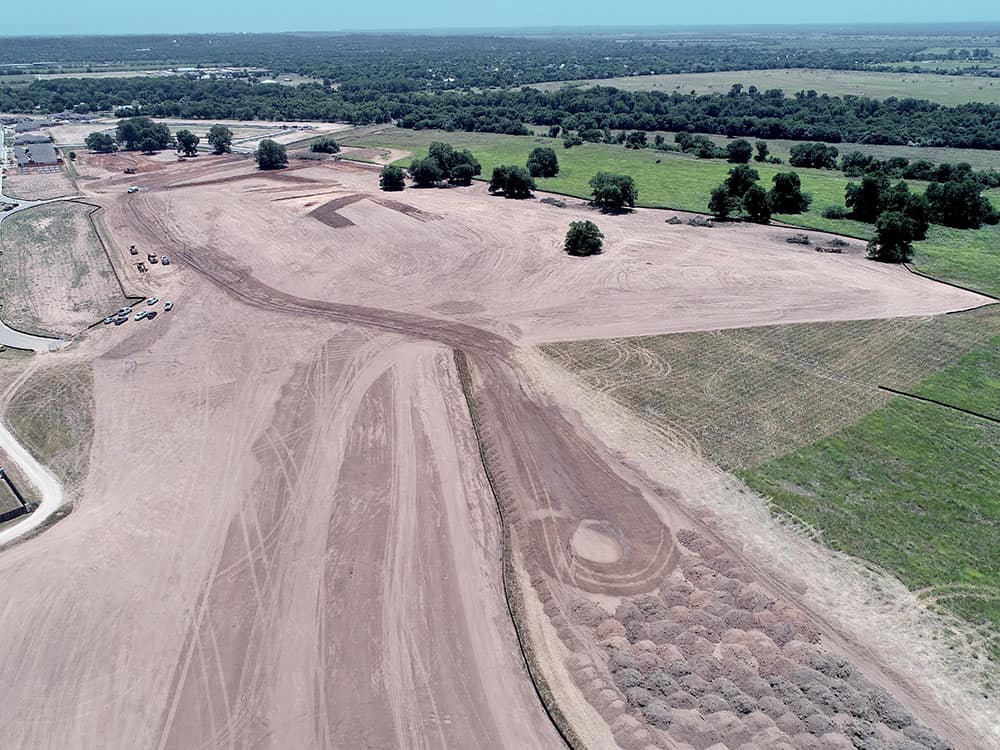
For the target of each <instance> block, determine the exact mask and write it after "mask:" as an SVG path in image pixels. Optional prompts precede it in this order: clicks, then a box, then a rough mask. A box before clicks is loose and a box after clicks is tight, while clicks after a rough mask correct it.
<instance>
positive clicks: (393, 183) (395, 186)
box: [378, 164, 406, 192]
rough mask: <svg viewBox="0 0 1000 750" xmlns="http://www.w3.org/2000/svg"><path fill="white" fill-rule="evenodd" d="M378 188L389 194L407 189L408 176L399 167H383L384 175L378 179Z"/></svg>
mask: <svg viewBox="0 0 1000 750" xmlns="http://www.w3.org/2000/svg"><path fill="white" fill-rule="evenodd" d="M378 186H379V187H380V188H382V189H383V190H385V191H387V192H391V191H395V190H402V189H403V188H404V187H406V174H405V173H404V172H403V170H402V169H400V168H399V167H394V166H392V165H391V164H390V165H387V166H385V167H382V174H380V175H379V178H378Z"/></svg>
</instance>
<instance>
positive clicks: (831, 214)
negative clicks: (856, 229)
mask: <svg viewBox="0 0 1000 750" xmlns="http://www.w3.org/2000/svg"><path fill="white" fill-rule="evenodd" d="M823 218H824V219H849V218H851V212H850V211H849V210H848V209H847V208H846V207H844V206H827V207H826V208H824V209H823Z"/></svg>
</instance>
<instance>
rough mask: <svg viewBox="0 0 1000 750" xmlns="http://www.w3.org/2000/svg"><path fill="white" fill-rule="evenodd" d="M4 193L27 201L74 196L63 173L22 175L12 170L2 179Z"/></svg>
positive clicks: (72, 188)
mask: <svg viewBox="0 0 1000 750" xmlns="http://www.w3.org/2000/svg"><path fill="white" fill-rule="evenodd" d="M4 192H5V193H6V194H7V195H9V196H11V197H13V198H21V199H23V200H29V201H43V200H49V199H50V198H62V197H65V196H71V195H76V193H77V191H76V188H75V187H74V186H73V182H72V180H70V179H69V177H68V176H67V174H66V173H65V172H63V171H58V172H41V171H31V172H29V173H26V174H22V173H20V172H19V170H16V169H12V170H10V172H8V173H7V176H6V177H5V178H4Z"/></svg>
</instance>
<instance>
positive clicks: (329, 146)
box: [309, 138, 340, 154]
mask: <svg viewBox="0 0 1000 750" xmlns="http://www.w3.org/2000/svg"><path fill="white" fill-rule="evenodd" d="M309 150H310V151H312V152H313V153H314V154H338V153H340V144H339V143H337V142H336V141H335V140H333V138H320V139H319V140H318V141H316V142H315V143H314V144H312V145H311V146H310V147H309Z"/></svg>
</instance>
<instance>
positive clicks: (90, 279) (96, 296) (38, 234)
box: [0, 201, 125, 336]
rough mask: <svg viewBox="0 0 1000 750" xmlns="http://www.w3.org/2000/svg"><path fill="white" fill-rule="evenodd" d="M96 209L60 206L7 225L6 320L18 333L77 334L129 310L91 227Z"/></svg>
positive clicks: (0, 279) (0, 263)
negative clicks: (121, 309)
mask: <svg viewBox="0 0 1000 750" xmlns="http://www.w3.org/2000/svg"><path fill="white" fill-rule="evenodd" d="M94 210H95V207H94V206H92V205H85V204H82V203H74V202H67V201H60V202H58V203H48V204H45V205H42V206H35V207H34V208H30V209H28V210H25V211H21V212H19V213H17V214H15V215H13V216H10V217H8V218H7V219H5V220H4V224H3V240H2V249H3V256H2V257H0V291H2V297H0V301H2V303H3V313H2V315H3V320H4V322H5V323H7V324H8V325H10V326H12V327H13V328H16V329H17V330H20V331H25V332H27V333H34V334H38V335H53V336H60V335H62V336H65V335H69V334H74V333H77V332H78V331H81V330H82V329H84V328H86V327H87V326H89V325H91V324H92V323H94V322H96V321H98V320H101V319H102V318H104V317H105V316H107V315H110V314H111V313H112V312H113V311H114V310H116V309H118V308H119V307H121V306H122V305H123V304H125V301H124V296H123V295H122V289H121V287H120V286H119V284H118V279H117V278H116V277H115V272H114V269H113V267H112V266H111V263H110V262H109V261H108V258H107V255H106V254H105V252H104V248H103V246H102V245H101V241H100V238H99V237H98V235H97V232H96V231H95V229H94V226H93V224H92V223H91V215H92V214H93V212H94Z"/></svg>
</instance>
